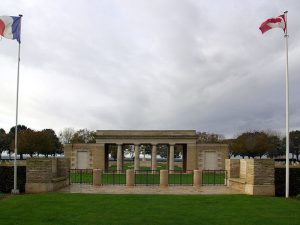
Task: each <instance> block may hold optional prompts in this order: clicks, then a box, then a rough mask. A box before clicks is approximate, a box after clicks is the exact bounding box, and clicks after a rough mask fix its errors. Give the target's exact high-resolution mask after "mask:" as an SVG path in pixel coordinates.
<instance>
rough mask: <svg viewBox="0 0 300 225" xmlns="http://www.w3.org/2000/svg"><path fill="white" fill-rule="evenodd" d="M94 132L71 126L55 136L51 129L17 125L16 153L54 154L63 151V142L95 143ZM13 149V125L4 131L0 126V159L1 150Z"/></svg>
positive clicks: (11, 150)
mask: <svg viewBox="0 0 300 225" xmlns="http://www.w3.org/2000/svg"><path fill="white" fill-rule="evenodd" d="M95 135H96V133H95V132H94V131H89V130H87V129H80V130H77V131H75V130H74V129H73V128H65V129H63V130H62V131H60V132H59V135H58V136H57V135H56V133H55V131H54V130H53V129H43V130H40V131H37V130H33V129H31V128H28V127H27V126H25V125H18V155H20V159H23V155H25V154H26V155H29V156H30V157H32V156H34V155H38V156H39V155H43V156H45V157H48V156H55V155H56V154H62V153H63V144H67V143H95V142H96V139H95ZM14 149H15V126H14V127H12V128H10V130H9V132H8V133H6V132H5V130H4V129H2V128H0V159H1V156H2V153H3V152H7V153H9V155H11V153H14Z"/></svg>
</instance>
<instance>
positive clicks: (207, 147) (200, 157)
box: [196, 143, 229, 170]
mask: <svg viewBox="0 0 300 225" xmlns="http://www.w3.org/2000/svg"><path fill="white" fill-rule="evenodd" d="M207 151H209V152H215V154H216V156H217V165H216V168H215V169H217V170H224V169H225V159H228V152H229V149H228V145H227V144H200V143H197V155H196V156H197V157H196V158H197V162H196V163H197V168H198V169H201V170H204V169H205V168H204V165H205V162H204V161H205V152H207Z"/></svg>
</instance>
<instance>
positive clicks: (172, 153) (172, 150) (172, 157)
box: [169, 144, 174, 170]
mask: <svg viewBox="0 0 300 225" xmlns="http://www.w3.org/2000/svg"><path fill="white" fill-rule="evenodd" d="M169 170H174V144H170V157H169Z"/></svg>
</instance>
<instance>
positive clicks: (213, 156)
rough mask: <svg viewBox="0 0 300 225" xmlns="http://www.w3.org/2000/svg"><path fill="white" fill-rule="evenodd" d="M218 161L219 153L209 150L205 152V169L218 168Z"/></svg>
mask: <svg viewBox="0 0 300 225" xmlns="http://www.w3.org/2000/svg"><path fill="white" fill-rule="evenodd" d="M217 166H218V161H217V153H216V152H214V151H207V152H205V153H204V169H205V170H217V169H218V168H217Z"/></svg>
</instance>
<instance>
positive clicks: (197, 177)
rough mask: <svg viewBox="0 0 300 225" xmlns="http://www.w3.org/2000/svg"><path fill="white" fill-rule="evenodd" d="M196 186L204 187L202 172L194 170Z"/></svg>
mask: <svg viewBox="0 0 300 225" xmlns="http://www.w3.org/2000/svg"><path fill="white" fill-rule="evenodd" d="M194 186H195V187H199V186H202V170H194Z"/></svg>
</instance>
